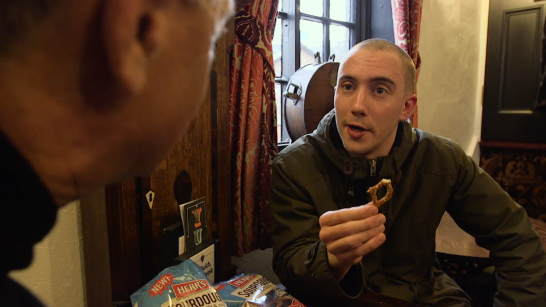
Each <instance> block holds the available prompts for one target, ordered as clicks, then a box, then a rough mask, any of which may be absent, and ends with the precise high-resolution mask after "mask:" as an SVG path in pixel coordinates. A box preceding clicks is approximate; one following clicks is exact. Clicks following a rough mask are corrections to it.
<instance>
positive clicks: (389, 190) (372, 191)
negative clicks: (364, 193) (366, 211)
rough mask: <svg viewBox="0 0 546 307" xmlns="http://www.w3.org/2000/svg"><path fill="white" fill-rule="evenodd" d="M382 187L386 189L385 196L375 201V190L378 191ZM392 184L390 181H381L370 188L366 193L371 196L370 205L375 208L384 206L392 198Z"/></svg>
mask: <svg viewBox="0 0 546 307" xmlns="http://www.w3.org/2000/svg"><path fill="white" fill-rule="evenodd" d="M382 186H386V187H387V194H385V196H384V197H383V198H381V199H380V200H377V190H379V189H380V188H381V187H382ZM392 191H393V190H392V184H391V180H390V179H381V181H379V183H378V184H376V185H374V186H373V187H370V188H369V189H368V193H370V195H371V196H372V205H374V206H376V207H377V208H379V207H381V206H382V205H383V204H385V203H386V202H387V201H389V199H391V197H392Z"/></svg>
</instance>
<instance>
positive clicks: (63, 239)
mask: <svg viewBox="0 0 546 307" xmlns="http://www.w3.org/2000/svg"><path fill="white" fill-rule="evenodd" d="M79 206H80V204H79V202H73V203H71V204H68V205H66V206H64V207H63V208H61V209H60V210H59V212H58V215H57V223H56V224H55V226H54V228H53V230H52V231H51V232H50V233H49V234H48V235H47V236H46V237H45V239H44V240H43V241H42V242H40V243H38V244H37V245H36V246H35V247H34V261H33V262H32V265H31V266H30V267H29V268H27V269H26V270H22V271H15V272H11V273H10V276H12V277H13V278H14V279H16V280H18V281H19V282H20V283H21V284H23V285H25V286H26V287H27V288H28V289H30V290H31V291H32V292H33V293H34V294H35V295H36V296H38V298H39V299H40V300H41V301H42V302H44V303H45V304H46V305H47V306H49V307H82V306H86V305H87V304H86V303H85V299H84V298H85V294H84V280H83V259H82V254H81V250H82V244H81V239H82V235H81V223H80V218H79V214H80V207H79Z"/></svg>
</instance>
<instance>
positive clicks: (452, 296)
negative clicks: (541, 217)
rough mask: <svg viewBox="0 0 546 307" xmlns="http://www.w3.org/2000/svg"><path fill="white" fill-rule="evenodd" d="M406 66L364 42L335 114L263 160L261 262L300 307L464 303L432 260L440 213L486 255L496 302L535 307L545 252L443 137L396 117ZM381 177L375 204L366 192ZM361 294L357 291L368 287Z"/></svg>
mask: <svg viewBox="0 0 546 307" xmlns="http://www.w3.org/2000/svg"><path fill="white" fill-rule="evenodd" d="M414 76H415V68H414V66H413V63H412V61H411V59H410V57H409V56H408V55H407V54H406V53H405V52H404V51H402V50H401V49H400V48H398V47H397V46H395V45H394V44H392V43H390V42H388V41H385V40H378V39H372V40H367V41H364V42H362V43H360V44H358V45H356V46H355V47H353V48H352V49H351V51H350V52H349V55H348V56H347V57H346V58H345V60H344V61H343V62H342V63H341V64H340V67H339V72H338V80H337V87H336V92H335V109H334V110H333V111H332V112H330V113H329V114H327V115H326V116H325V117H324V118H323V120H322V121H321V123H320V124H319V126H318V128H317V129H316V130H315V131H314V132H313V133H312V134H309V135H306V136H303V137H302V138H300V139H299V140H298V141H296V142H295V143H293V144H292V145H290V146H289V147H287V148H286V149H285V150H283V151H282V152H281V153H280V154H279V155H278V157H277V158H276V160H275V162H274V165H273V178H272V191H271V198H270V201H271V212H272V216H273V238H274V241H275V243H274V247H273V267H274V269H275V272H276V273H277V275H278V276H279V277H280V280H281V282H282V283H283V284H284V285H285V286H287V288H288V292H290V293H291V294H293V295H294V296H295V297H297V298H299V299H301V300H302V301H303V302H304V303H307V304H309V305H310V306H327V305H325V303H326V302H328V303H329V304H336V302H337V304H338V306H350V305H353V304H354V305H357V302H359V301H361V300H359V296H360V298H362V296H365V295H366V291H365V290H370V291H375V292H379V293H381V294H383V295H386V296H390V297H394V298H398V299H402V300H406V301H410V302H417V303H421V304H433V305H435V306H471V302H470V299H469V297H468V296H467V295H466V294H465V293H464V292H463V291H462V290H461V289H460V288H459V286H458V285H457V284H456V283H455V282H454V281H453V280H452V279H451V278H449V277H448V276H447V275H446V274H445V273H443V272H442V271H441V270H440V269H439V268H438V267H437V265H436V263H435V260H436V258H435V235H436V228H437V227H438V225H439V223H440V220H441V218H442V215H443V214H444V212H445V211H447V212H449V213H450V214H451V216H452V217H453V218H454V219H455V221H457V223H458V224H459V225H460V226H461V227H462V228H463V229H464V230H465V231H467V232H468V233H470V234H472V235H473V236H474V237H475V238H476V242H477V243H478V244H479V245H480V246H482V247H484V248H487V249H489V250H490V253H491V254H490V255H491V256H490V257H491V259H492V261H493V263H494V264H495V267H496V274H495V275H496V280H497V286H498V292H497V293H496V296H495V305H498V306H541V305H543V304H544V302H546V255H545V253H544V250H543V248H542V245H541V243H540V240H539V238H538V236H537V234H536V232H535V231H534V230H533V229H532V228H531V225H530V222H529V220H528V217H527V215H526V213H525V210H524V209H523V208H522V207H520V206H519V205H518V204H516V203H515V202H513V201H512V199H511V198H510V197H509V196H508V195H507V194H506V193H505V192H504V191H503V190H502V189H501V188H500V187H499V186H498V185H497V184H496V183H495V181H493V179H492V178H491V177H489V176H488V175H487V174H486V173H484V172H483V171H482V170H481V169H480V168H479V167H478V166H477V165H475V164H474V162H473V161H472V160H471V158H470V157H468V156H467V155H466V154H465V153H464V151H463V150H462V149H461V148H460V147H459V146H458V145H457V144H455V143H453V142H452V141H451V140H448V139H445V138H442V137H439V136H435V135H432V134H430V133H426V132H422V131H420V130H418V129H413V128H412V127H411V126H410V124H409V123H407V122H406V120H407V119H408V117H409V116H410V115H411V113H412V111H413V109H414V107H415V105H416V103H417V96H416V94H415V78H414ZM381 179H391V180H392V185H393V188H394V195H393V197H392V199H391V200H390V201H388V202H387V203H386V204H385V205H383V206H382V207H380V208H379V210H378V209H377V208H376V207H375V206H373V205H372V204H370V203H369V202H370V196H369V195H368V194H367V193H366V191H367V190H368V188H369V187H370V186H373V185H375V184H376V183H378V182H379V181H380V180H381ZM368 293H369V292H368Z"/></svg>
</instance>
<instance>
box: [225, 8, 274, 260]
mask: <svg viewBox="0 0 546 307" xmlns="http://www.w3.org/2000/svg"><path fill="white" fill-rule="evenodd" d="M278 1H279V0H254V1H251V2H250V3H248V4H247V5H245V6H244V7H242V8H240V9H239V10H238V12H237V14H236V16H235V41H234V47H233V55H232V59H231V69H230V70H231V71H230V73H231V76H230V78H231V80H230V81H231V82H230V153H231V155H232V156H231V165H232V172H231V173H232V180H231V192H232V193H231V194H232V204H231V205H232V208H233V218H234V225H235V226H234V237H235V238H234V244H235V246H234V248H233V255H235V256H239V257H240V256H243V254H245V253H249V252H251V251H253V250H256V249H265V248H268V247H271V246H272V241H271V221H270V219H271V217H270V211H269V200H268V197H269V187H270V180H271V162H272V160H273V158H274V157H275V156H276V154H277V133H276V131H277V129H276V125H277V121H276V110H275V108H276V105H275V70H274V66H273V49H272V45H271V44H272V41H273V33H274V30H275V22H276V21H277V4H278Z"/></svg>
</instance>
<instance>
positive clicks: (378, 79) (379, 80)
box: [339, 75, 396, 87]
mask: <svg viewBox="0 0 546 307" xmlns="http://www.w3.org/2000/svg"><path fill="white" fill-rule="evenodd" d="M339 80H347V81H352V82H358V79H357V78H356V77H354V76H352V75H341V76H340V77H339ZM369 82H373V83H388V84H390V85H392V86H393V87H396V82H394V81H393V80H392V79H390V78H387V77H374V78H371V79H370V80H369Z"/></svg>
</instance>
